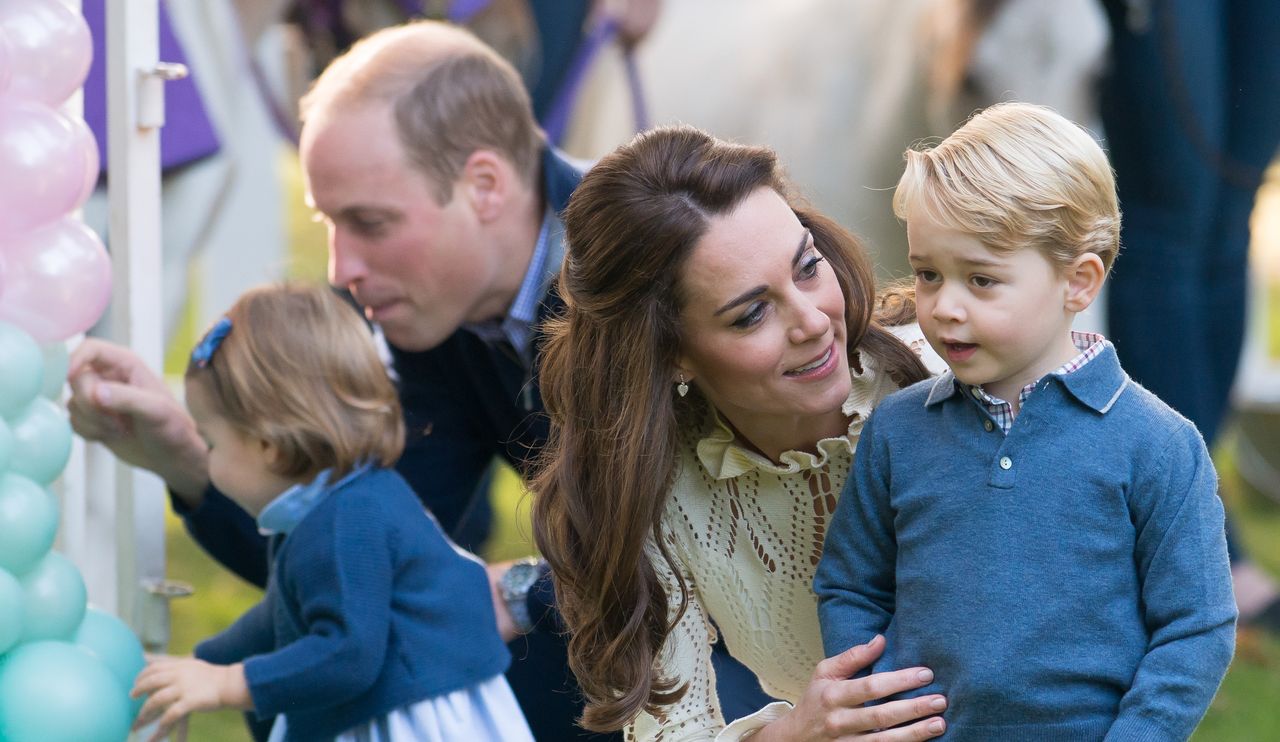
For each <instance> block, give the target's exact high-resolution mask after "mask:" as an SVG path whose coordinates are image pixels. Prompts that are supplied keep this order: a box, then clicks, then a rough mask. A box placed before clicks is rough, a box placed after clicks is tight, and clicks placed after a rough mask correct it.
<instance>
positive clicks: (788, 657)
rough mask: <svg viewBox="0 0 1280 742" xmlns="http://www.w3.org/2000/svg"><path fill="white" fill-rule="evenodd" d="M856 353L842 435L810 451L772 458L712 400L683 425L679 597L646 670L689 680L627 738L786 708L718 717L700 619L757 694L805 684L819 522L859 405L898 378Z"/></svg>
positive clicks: (798, 690) (809, 672) (702, 727)
mask: <svg viewBox="0 0 1280 742" xmlns="http://www.w3.org/2000/svg"><path fill="white" fill-rule="evenodd" d="M918 332H919V330H918V329H917V330H916V333H918ZM908 343H911V340H910V339H908ZM916 347H917V348H918V347H919V346H916ZM861 357H862V363H863V372H862V373H857V372H854V373H853V374H852V376H853V390H852V392H851V393H850V394H849V397H848V399H847V400H845V403H844V407H843V410H844V413H845V414H846V415H848V416H849V430H848V434H847V435H844V436H840V437H837V438H826V439H823V440H821V441H819V442H818V452H817V454H816V455H815V454H812V453H805V452H801V451H788V452H786V453H784V454H782V457H781V463H777V462H773V461H770V460H768V459H767V458H766V457H764V456H761V455H759V454H757V453H754V452H752V451H749V450H747V449H746V448H744V447H742V446H741V445H739V444H738V442H737V441H735V440H734V435H733V433H732V432H731V431H730V429H729V428H728V426H727V425H726V424H725V423H724V422H723V421H722V420H721V419H720V417H719V416H718V415H717V414H716V413H715V412H714V411H709V412H708V413H707V415H706V418H705V419H704V421H703V424H702V425H701V426H699V427H698V428H697V429H691V430H686V431H684V432H683V434H682V438H681V441H680V453H679V456H680V460H679V462H678V464H677V466H678V469H677V474H676V482H675V487H674V489H673V490H672V493H671V497H670V499H669V501H668V505H667V509H666V513H665V515H664V516H663V529H664V535H665V538H666V539H667V542H668V544H669V546H670V547H671V551H672V555H673V557H674V559H675V561H676V562H677V563H678V564H679V565H680V568H681V569H682V570H683V573H684V579H685V583H686V584H687V585H688V587H689V602H688V608H687V610H686V612H685V614H684V617H683V618H682V619H681V620H680V623H679V624H678V625H677V626H676V628H675V630H674V631H673V633H672V634H671V635H670V636H669V637H668V638H667V641H666V644H665V645H664V646H663V650H662V652H661V654H660V655H659V658H658V663H657V670H658V672H659V673H660V674H661V675H663V676H665V677H673V678H676V679H677V680H678V681H679V682H687V683H688V690H687V691H686V693H685V696H684V698H683V699H681V700H680V701H679V702H678V703H676V704H673V705H672V706H669V707H667V708H666V709H664V711H663V713H662V714H661V715H660V717H659V718H655V717H654V716H651V715H649V714H646V713H641V715H640V716H639V717H637V718H636V720H635V721H634V722H633V723H632V724H631V726H629V727H628V728H627V730H626V731H627V738H628V739H629V740H664V741H668V742H669V741H674V740H737V739H741V738H742V737H743V736H745V735H747V734H749V733H751V732H754V731H755V730H758V729H760V728H761V727H764V726H765V725H767V724H768V723H769V722H771V721H773V720H775V719H776V718H778V717H779V716H781V715H783V714H785V713H786V712H787V710H789V709H790V703H775V704H770V705H769V706H767V707H765V708H764V709H762V710H760V711H759V712H757V713H755V714H752V715H751V716H748V717H746V718H744V719H739V720H738V721H737V722H735V723H734V724H732V725H731V726H730V727H728V728H726V727H725V724H724V718H723V717H722V716H721V713H720V703H719V700H718V699H717V697H716V693H715V677H714V671H713V670H712V667H711V645H712V643H713V642H714V640H715V627H713V626H712V624H711V620H714V621H715V626H718V627H719V629H720V631H721V632H722V633H723V635H724V640H725V644H726V646H727V647H728V649H729V652H730V654H732V655H733V656H734V657H735V658H737V659H738V660H739V661H741V662H742V663H743V664H745V665H746V666H747V667H748V668H750V669H751V671H752V672H754V673H755V674H756V677H758V678H759V680H760V684H761V686H762V687H763V688H764V690H765V692H766V693H768V694H769V695H771V696H773V697H775V698H781V699H784V700H785V701H788V702H794V701H796V700H797V699H799V697H800V695H801V694H802V693H803V692H804V690H805V688H806V687H807V686H808V683H809V680H810V678H811V677H812V676H813V671H814V668H815V667H816V666H817V664H818V662H819V661H821V660H822V659H823V653H822V637H821V635H820V634H819V632H818V600H817V597H816V596H815V595H814V593H813V587H812V582H813V574H814V571H815V570H816V569H817V566H818V558H819V557H820V556H821V555H822V542H823V537H824V535H825V533H826V527H827V521H828V519H829V518H830V517H831V514H832V512H833V511H834V510H835V506H836V500H837V499H838V497H839V495H840V491H841V490H842V489H843V487H844V482H845V478H846V476H847V474H848V472H849V467H850V464H851V463H852V458H853V449H854V445H855V444H856V442H857V439H858V435H859V433H860V432H861V430H862V424H863V422H864V421H865V419H866V416H867V415H869V414H870V413H871V409H872V408H873V407H874V406H875V404H876V403H877V402H879V401H880V399H882V398H883V397H884V396H885V395H887V394H889V393H890V392H893V391H896V389H897V385H896V384H894V383H893V381H892V380H891V379H890V378H889V377H888V375H887V374H884V373H882V372H877V371H876V369H875V368H874V367H873V366H872V363H871V362H870V358H869V357H868V356H867V355H866V354H865V353H864V354H862V356H861ZM654 553H655V554H656V549H655V551H654ZM655 563H656V564H657V566H658V569H659V572H660V573H661V574H664V575H665V577H666V580H667V583H668V590H667V592H668V595H670V596H671V598H672V601H673V603H672V612H673V614H674V611H675V609H676V608H677V607H678V600H679V590H678V587H677V584H676V581H675V578H674V575H672V574H671V571H670V570H669V569H668V568H666V566H665V563H664V562H663V561H662V560H661V558H657V559H655Z"/></svg>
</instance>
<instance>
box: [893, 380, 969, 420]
mask: <svg viewBox="0 0 1280 742" xmlns="http://www.w3.org/2000/svg"><path fill="white" fill-rule="evenodd" d="M954 385H955V377H954V376H952V374H951V372H950V371H946V372H943V374H942V375H940V376H930V377H929V378H927V379H922V380H921V381H917V382H915V383H914V384H911V385H910V386H906V387H903V388H902V389H899V390H897V391H896V392H893V393H892V394H890V395H888V396H886V397H885V398H884V399H882V400H880V404H878V405H876V409H875V414H876V415H877V416H880V417H888V416H891V415H892V416H899V415H903V416H906V415H917V414H918V415H923V414H924V412H925V407H926V406H927V404H928V403H929V401H930V400H933V399H939V398H943V397H944V396H950V395H951V394H954V393H955V390H954Z"/></svg>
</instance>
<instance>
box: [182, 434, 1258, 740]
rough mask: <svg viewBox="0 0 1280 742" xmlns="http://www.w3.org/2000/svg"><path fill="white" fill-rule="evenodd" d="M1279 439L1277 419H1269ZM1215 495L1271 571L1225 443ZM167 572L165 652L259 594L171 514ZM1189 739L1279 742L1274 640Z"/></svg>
mask: <svg viewBox="0 0 1280 742" xmlns="http://www.w3.org/2000/svg"><path fill="white" fill-rule="evenodd" d="M1276 426H1277V438H1278V439H1280V418H1277V420H1276ZM1216 459H1217V461H1218V465H1219V470H1220V471H1221V473H1222V480H1223V497H1224V499H1226V500H1227V502H1228V507H1229V508H1230V509H1231V512H1232V513H1233V514H1234V516H1235V519H1236V523H1237V525H1238V526H1239V528H1240V530H1241V532H1242V536H1243V538H1244V540H1245V542H1246V543H1247V545H1248V546H1249V549H1250V552H1251V553H1252V554H1253V555H1254V557H1255V558H1256V559H1257V560H1258V561H1259V562H1260V563H1262V564H1263V565H1265V566H1266V567H1267V568H1268V570H1269V571H1270V572H1271V573H1272V574H1276V575H1280V506H1277V505H1276V504H1275V503H1273V502H1271V501H1270V500H1267V499H1266V498H1265V497H1263V496H1262V495H1260V494H1258V493H1256V492H1253V491H1251V490H1250V489H1249V488H1248V486H1247V485H1246V484H1244V482H1243V481H1242V480H1241V479H1240V478H1239V477H1238V476H1237V475H1236V472H1235V462H1234V458H1233V456H1232V452H1231V447H1230V445H1227V446H1224V447H1223V448H1222V449H1221V450H1220V451H1218V452H1217V456H1216ZM495 493H496V497H497V502H496V507H495V511H496V512H498V513H500V514H502V515H501V517H500V520H499V523H498V524H497V529H496V531H495V533H494V544H495V545H494V547H493V548H492V549H491V550H490V551H489V553H488V554H486V556H487V557H489V558H491V559H505V558H512V557H516V556H521V555H523V554H526V553H528V552H529V551H530V547H529V543H530V538H529V534H530V531H529V526H528V516H529V498H528V497H527V496H526V495H525V494H524V493H523V490H522V489H521V488H520V486H519V481H518V480H517V479H516V477H515V475H514V474H512V473H510V472H509V471H507V472H505V473H503V474H502V475H501V476H499V477H498V478H497V479H496V480H495ZM168 531H169V542H168V543H169V545H168V554H169V575H170V576H171V577H173V578H175V579H179V580H186V581H188V582H190V583H192V584H193V585H195V586H196V593H195V595H193V596H192V597H190V598H185V599H182V600H178V601H175V602H174V603H173V644H172V647H173V651H174V652H175V653H186V652H189V651H190V650H191V647H192V646H194V644H195V643H196V642H197V641H199V640H200V639H201V638H203V637H205V636H208V635H210V634H213V633H215V632H217V631H219V630H221V629H222V628H223V627H225V626H227V625H228V624H230V623H231V622H232V621H233V620H235V618H236V617H237V616H239V615H240V613H242V612H243V611H244V610H245V609H247V608H248V607H249V606H250V605H252V604H253V603H254V602H255V601H256V600H257V599H258V596H259V592H258V591H257V590H256V589H254V588H252V587H250V586H248V585H246V584H245V583H244V582H242V581H240V580H239V579H238V578H236V577H234V576H232V575H231V574H230V573H228V572H226V571H224V570H222V569H221V568H220V567H218V566H217V565H216V564H215V563H213V562H212V561H211V560H210V559H209V558H208V557H207V556H205V555H204V553H203V552H201V551H200V550H199V548H198V547H196V546H195V545H194V544H193V543H192V542H191V540H190V539H189V538H188V537H187V535H186V532H185V531H183V530H182V527H181V525H179V524H178V522H177V521H176V520H172V519H171V520H170V522H169V524H168ZM189 739H190V740H191V741H192V742H245V741H247V740H249V736H248V734H247V733H246V732H245V729H244V725H243V723H242V722H241V720H240V717H239V714H237V713H233V712H222V713H218V714H199V715H197V716H196V717H194V718H193V719H192V721H191V728H190V737H189ZM1193 739H1194V740H1195V742H1254V741H1255V740H1256V742H1272V741H1273V740H1280V638H1278V637H1275V636H1268V635H1265V634H1263V633H1260V632H1257V631H1252V632H1251V631H1244V632H1242V633H1241V635H1240V640H1239V644H1238V647H1237V651H1236V659H1235V662H1234V663H1233V664H1232V666H1231V671H1230V673H1228V675H1227V679H1226V681H1225V682H1224V683H1223V686H1222V690H1221V691H1220V692H1219V693H1218V697H1217V698H1216V699H1215V700H1214V702H1213V706H1212V708H1210V710H1209V713H1208V715H1207V716H1206V717H1205V720H1204V723H1203V724H1201V726H1200V729H1199V731H1197V733H1196V735H1195V737H1194V738H1193Z"/></svg>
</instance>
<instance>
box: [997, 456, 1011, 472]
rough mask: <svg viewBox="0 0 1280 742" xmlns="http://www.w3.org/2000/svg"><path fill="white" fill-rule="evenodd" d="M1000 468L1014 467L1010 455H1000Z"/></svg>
mask: <svg viewBox="0 0 1280 742" xmlns="http://www.w3.org/2000/svg"><path fill="white" fill-rule="evenodd" d="M1000 468H1001V469H1012V468H1013V459H1011V458H1009V457H1008V456H1001V457H1000Z"/></svg>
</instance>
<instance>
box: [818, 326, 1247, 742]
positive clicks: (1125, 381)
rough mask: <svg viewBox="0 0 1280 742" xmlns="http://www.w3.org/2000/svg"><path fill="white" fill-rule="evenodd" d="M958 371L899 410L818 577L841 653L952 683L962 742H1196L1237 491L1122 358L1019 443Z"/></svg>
mask: <svg viewBox="0 0 1280 742" xmlns="http://www.w3.org/2000/svg"><path fill="white" fill-rule="evenodd" d="M987 420H989V417H988V415H987V413H986V411H985V410H983V409H982V408H981V407H980V406H979V405H978V404H977V403H976V402H975V401H974V400H973V399H971V398H970V396H969V395H968V394H967V393H966V392H965V391H964V389H963V387H961V385H959V384H958V383H957V382H956V380H955V378H954V377H953V376H952V375H951V374H950V373H948V374H944V375H943V376H942V377H941V378H939V379H936V380H926V381H923V382H920V383H918V384H915V385H913V386H911V387H909V388H907V389H904V390H902V391H901V392H899V393H897V394H894V395H892V396H890V397H889V398H887V399H886V400H885V401H884V402H882V403H881V404H880V406H879V407H878V408H877V410H876V412H875V414H874V415H872V416H871V418H870V420H869V421H868V423H867V425H866V427H865V428H864V429H863V432H862V437H861V440H860V442H859V444H858V450H857V455H856V458H855V461H854V466H853V471H852V473H851V474H850V477H849V480H848V483H847V484H846V487H845V492H844V495H843V498H842V501H841V503H840V506H839V508H838V509H837V512H836V514H835V516H834V518H833V522H832V524H831V529H830V532H829V533H828V535H827V539H826V548H825V553H824V555H823V558H822V562H821V564H820V565H819V568H818V572H817V575H816V577H815V580H814V588H815V590H816V591H817V593H818V596H819V599H820V609H819V617H820V619H821V623H822V632H823V643H824V645H825V649H826V652H827V654H828V655H832V654H835V653H837V652H840V651H842V650H845V649H847V648H849V647H850V646H852V645H854V644H858V643H861V642H865V641H867V640H869V639H870V638H871V637H872V636H873V635H875V634H876V633H884V634H885V638H886V639H887V649H886V651H885V654H884V656H883V657H882V658H881V659H880V660H879V661H878V662H877V663H876V666H875V668H874V670H875V671H880V670H890V669H898V668H902V667H910V666H914V665H924V666H927V667H930V668H932V669H933V670H934V672H935V677H936V681H935V683H934V684H933V685H931V686H929V687H927V688H925V689H922V690H920V691H918V692H915V693H912V694H910V695H913V696H914V695H922V694H925V693H936V692H941V693H945V694H946V695H947V697H948V699H949V704H950V705H949V710H948V711H947V714H946V717H947V722H948V731H947V734H946V737H945V738H946V739H951V740H994V739H999V740H1058V739H1061V740H1087V739H1103V738H1105V739H1107V740H1123V741H1124V742H1130V741H1132V740H1185V739H1186V738H1187V737H1188V736H1189V735H1190V734H1191V732H1192V730H1193V729H1194V728H1195V726H1196V724H1197V723H1198V721H1199V720H1200V718H1201V716H1202V715H1203V714H1204V712H1205V710H1206V709H1207V708H1208V705H1209V702H1210V700H1211V699H1212V698H1213V694H1214V692H1215V691H1216V689H1217V687H1218V684H1219V683H1220V682H1221V680H1222V676H1223V675H1224V674H1225V672H1226V669H1227V665H1228V664H1229V662H1230V660H1231V655H1232V650H1233V647H1234V640H1235V617H1236V611H1235V603H1234V600H1233V598H1232V593H1231V575H1230V569H1229V566H1228V563H1227V553H1226V543H1225V539H1224V536H1223V512H1222V504H1221V502H1220V501H1219V499H1218V496H1217V487H1218V483H1217V477H1216V475H1215V473H1214V470H1213V464H1212V462H1211V461H1210V460H1209V455H1208V452H1207V451H1206V450H1205V446H1204V443H1203V441H1202V440H1201V438H1200V435H1199V434H1198V433H1197V432H1196V430H1195V428H1194V427H1193V426H1192V425H1191V423H1189V422H1188V421H1187V420H1185V419H1184V418H1182V417H1180V416H1179V415H1178V414H1177V413H1175V412H1174V411H1173V410H1171V409H1170V408H1169V407H1168V406H1166V405H1165V404H1164V403H1162V402H1161V401H1160V400H1158V399H1157V398H1156V397H1155V395H1153V394H1151V393H1150V392H1148V391H1146V390H1145V389H1143V388H1142V387H1140V386H1138V385H1137V384H1136V383H1134V382H1133V381H1131V380H1130V379H1129V378H1128V377H1127V376H1126V375H1125V373H1124V372H1123V371H1122V370H1121V368H1120V364H1119V361H1118V360H1117V359H1116V354H1115V349H1114V347H1112V346H1111V345H1110V344H1108V345H1107V348H1106V350H1104V351H1103V353H1102V354H1101V355H1099V356H1098V357H1096V358H1094V359H1093V360H1092V361H1090V362H1089V363H1088V364H1086V365H1085V366H1084V367H1083V368H1081V369H1079V370H1077V371H1076V372H1074V373H1071V374H1066V375H1050V376H1047V377H1045V378H1044V379H1042V380H1041V381H1040V382H1038V386H1037V389H1036V391H1035V392H1034V393H1033V394H1031V395H1030V396H1029V397H1028V398H1027V400H1026V403H1025V405H1024V406H1023V407H1022V410H1021V413H1020V414H1019V416H1018V418H1017V420H1015V422H1014V424H1013V427H1012V428H1011V429H1010V431H1009V434H1008V435H1007V436H1006V435H1003V434H1001V432H1000V429H999V427H998V426H993V428H994V429H992V428H989V427H987V426H986V425H984V422H986V421H987Z"/></svg>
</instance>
